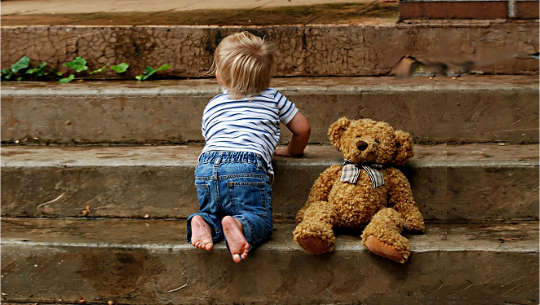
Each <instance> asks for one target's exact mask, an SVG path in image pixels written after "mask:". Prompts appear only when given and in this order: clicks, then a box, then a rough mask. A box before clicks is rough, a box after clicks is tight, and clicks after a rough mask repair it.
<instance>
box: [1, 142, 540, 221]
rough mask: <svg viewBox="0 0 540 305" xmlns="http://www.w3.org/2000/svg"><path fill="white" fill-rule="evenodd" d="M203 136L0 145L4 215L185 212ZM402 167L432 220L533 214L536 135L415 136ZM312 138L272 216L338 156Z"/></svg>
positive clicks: (283, 173)
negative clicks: (424, 139)
mask: <svg viewBox="0 0 540 305" xmlns="http://www.w3.org/2000/svg"><path fill="white" fill-rule="evenodd" d="M201 148H202V147H201V146H193V145H190V146H142V147H99V146H90V147H44V146H5V147H3V148H2V160H1V162H2V185H1V187H2V215H3V216H22V217H39V216H46V217H68V216H72V217H77V216H81V211H82V210H84V209H85V207H86V206H87V205H88V206H90V209H91V213H90V216H95V217H141V218H142V217H150V218H185V217H187V216H188V215H189V214H191V213H192V212H194V211H195V210H196V208H197V198H196V192H195V187H194V184H193V179H194V177H193V172H194V169H195V165H196V160H197V157H198V155H199V153H200V151H201ZM415 153H416V156H415V157H414V158H413V159H412V160H411V161H410V162H409V163H408V164H407V165H406V166H405V167H404V169H403V170H404V172H405V174H406V175H407V176H408V178H409V181H410V182H411V185H412V188H413V193H414V196H415V199H416V201H417V203H418V205H419V207H420V210H421V211H422V213H423V215H424V217H425V218H426V219H428V220H433V221H438V222H456V221H459V222H470V221H494V220H497V221H500V220H508V219H523V220H537V219H538V195H539V193H538V183H539V182H538V181H539V179H538V170H539V161H538V145H504V146H501V145H497V144H467V145H455V146H451V145H433V146H430V145H428V146H424V145H416V146H415ZM341 158H342V156H341V154H340V153H339V152H337V151H336V150H335V149H334V148H333V147H331V146H327V145H321V146H317V145H311V146H308V147H307V149H306V155H305V157H304V158H300V159H287V158H281V157H276V158H275V170H276V177H275V182H274V185H273V198H274V200H273V206H274V217H275V219H276V220H287V219H288V220H290V219H292V218H293V217H294V215H295V214H296V212H297V211H298V209H300V208H301V207H302V206H303V204H304V202H305V200H306V198H307V195H308V193H309V190H310V188H311V185H312V184H313V182H314V181H315V179H316V178H317V177H318V175H319V174H320V173H321V172H322V171H323V170H324V169H326V168H327V167H328V166H330V165H332V164H339V163H341V162H342V159H341Z"/></svg>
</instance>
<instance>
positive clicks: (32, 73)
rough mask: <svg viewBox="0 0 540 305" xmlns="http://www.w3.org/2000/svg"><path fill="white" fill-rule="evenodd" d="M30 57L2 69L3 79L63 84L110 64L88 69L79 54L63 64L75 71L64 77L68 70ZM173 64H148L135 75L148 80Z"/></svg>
mask: <svg viewBox="0 0 540 305" xmlns="http://www.w3.org/2000/svg"><path fill="white" fill-rule="evenodd" d="M30 61H31V60H30V58H29V57H28V56H23V57H21V58H20V59H19V60H18V61H17V62H15V63H14V64H13V65H11V67H10V68H9V69H2V74H1V78H2V79H3V80H12V79H14V78H15V77H17V80H18V81H21V80H23V78H26V79H47V76H48V79H50V78H54V79H58V81H59V82H60V83H62V84H66V83H69V82H71V81H72V80H74V79H75V77H76V76H80V75H81V74H82V75H83V76H84V75H85V74H86V75H93V74H96V73H102V72H104V71H105V70H106V69H107V67H109V64H108V63H107V64H105V65H103V66H102V67H101V68H98V69H96V70H93V71H88V69H89V68H88V65H87V61H86V59H85V58H84V57H81V56H78V57H76V58H75V59H73V60H72V61H68V62H66V63H64V64H63V66H65V67H67V68H68V69H69V70H72V71H73V72H71V73H69V76H67V77H63V76H64V74H65V73H66V72H61V71H54V70H51V69H47V66H48V64H47V63H46V62H41V63H40V64H39V65H38V66H35V67H32V66H31V65H30ZM170 67H171V66H170V65H169V64H164V65H161V66H160V67H159V68H152V67H150V66H147V67H146V69H145V70H144V72H143V74H140V75H137V76H135V79H137V80H138V81H144V80H147V79H148V78H149V77H150V76H152V75H154V74H155V73H157V72H159V71H164V70H167V69H169V68H170ZM109 68H110V69H111V70H112V71H114V72H116V73H118V74H122V73H125V72H126V71H127V70H128V69H129V64H127V63H125V62H123V63H120V64H117V65H113V66H110V67H109Z"/></svg>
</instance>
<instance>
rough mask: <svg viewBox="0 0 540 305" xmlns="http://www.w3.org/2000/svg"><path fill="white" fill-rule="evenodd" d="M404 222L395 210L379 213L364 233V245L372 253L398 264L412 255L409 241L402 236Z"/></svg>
mask: <svg viewBox="0 0 540 305" xmlns="http://www.w3.org/2000/svg"><path fill="white" fill-rule="evenodd" d="M403 224H404V220H403V218H402V217H401V215H400V214H399V212H397V211H396V210H394V209H390V208H385V209H382V210H380V211H379V212H377V214H375V216H373V218H372V219H371V222H370V223H369V224H368V225H367V226H366V228H365V229H364V232H363V233H362V244H363V245H364V246H365V247H366V248H368V249H369V250H370V251H371V252H373V253H375V254H377V255H380V256H382V257H386V258H388V259H390V260H393V261H395V262H398V263H404V262H405V261H407V259H408V258H409V255H410V245H409V240H408V239H407V238H405V237H404V236H403V235H401V231H402V230H403Z"/></svg>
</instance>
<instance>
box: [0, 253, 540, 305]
mask: <svg viewBox="0 0 540 305" xmlns="http://www.w3.org/2000/svg"><path fill="white" fill-rule="evenodd" d="M2 253H3V254H2V287H3V290H2V292H3V293H6V294H7V296H4V298H5V299H6V300H7V301H8V302H9V301H11V302H39V303H42V302H53V303H54V302H59V301H58V300H59V299H61V300H62V302H72V303H77V302H78V300H79V297H81V296H82V297H84V299H85V300H87V301H88V302H101V303H106V302H107V301H108V300H114V301H115V302H116V303H125V304H150V303H151V304H209V303H212V304H232V303H235V304H238V303H243V304H246V303H249V304H315V303H318V304H323V303H324V304H325V303H331V304H337V303H339V304H369V305H372V304H456V305H457V304H471V305H474V304H482V305H483V304H501V305H503V304H509V303H510V304H537V303H538V253H537V252H536V253H535V252H531V253H527V252H525V253H518V252H496V251H466V250H463V251H444V250H440V251H427V252H421V253H413V254H412V257H411V259H410V261H409V262H408V263H407V264H405V265H398V264H394V263H391V262H389V261H387V260H383V259H381V258H378V257H376V256H374V255H372V254H369V253H367V252H365V251H363V250H359V251H352V252H341V253H339V254H337V253H335V254H333V255H325V256H318V257H315V256H310V255H307V254H304V253H302V252H301V251H299V250H292V251H283V250H276V249H263V248H261V249H259V250H258V251H257V252H255V253H254V254H253V255H252V256H251V257H250V258H249V259H248V260H247V261H245V262H243V263H242V264H240V265H235V264H233V263H232V261H231V260H230V257H229V255H228V254H227V253H226V251H225V250H224V249H223V248H221V249H217V250H214V251H212V253H210V254H207V253H201V252H199V251H198V250H194V249H192V248H185V247H181V248H176V249H167V248H166V247H164V248H159V249H148V248H141V249H130V248H127V249H121V248H111V247H85V246H84V245H83V246H79V247H70V246H24V245H11V244H4V245H3V246H2ZM29 282H31V283H32V284H31V285H29V284H28V283H29ZM246 283H250V284H249V288H248V287H246ZM184 285H186V286H185V288H183V289H179V290H178V291H176V292H170V293H169V292H168V291H170V290H173V289H175V288H180V287H182V286H184ZM396 287H399V289H396Z"/></svg>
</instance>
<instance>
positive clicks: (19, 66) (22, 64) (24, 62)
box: [2, 56, 30, 80]
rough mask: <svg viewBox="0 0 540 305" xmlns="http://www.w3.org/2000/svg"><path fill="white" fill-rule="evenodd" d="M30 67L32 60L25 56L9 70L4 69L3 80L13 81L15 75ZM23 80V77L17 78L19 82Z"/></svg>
mask: <svg viewBox="0 0 540 305" xmlns="http://www.w3.org/2000/svg"><path fill="white" fill-rule="evenodd" d="M29 66H30V58H29V57H28V56H23V57H21V58H20V59H19V60H17V62H16V63H14V64H13V65H11V67H9V69H2V78H3V79H6V80H8V79H11V78H12V77H14V76H15V75H17V73H19V72H20V71H22V70H24V69H26V68H28V67H29ZM21 79H22V76H19V77H18V78H17V80H21Z"/></svg>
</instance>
